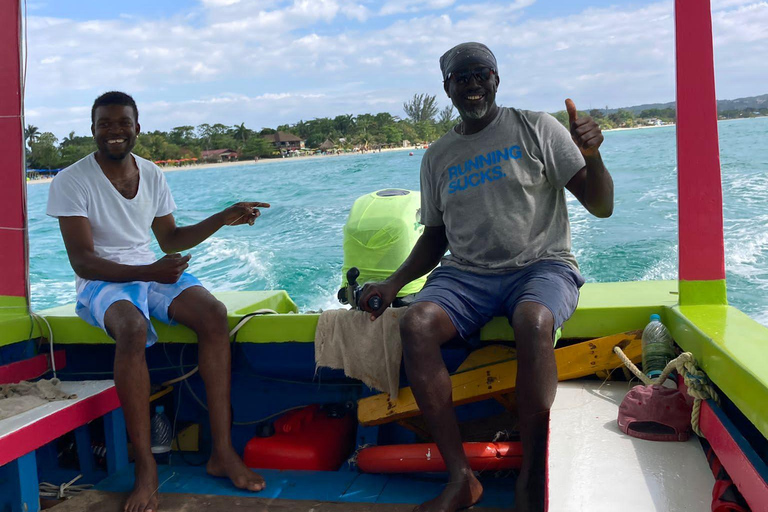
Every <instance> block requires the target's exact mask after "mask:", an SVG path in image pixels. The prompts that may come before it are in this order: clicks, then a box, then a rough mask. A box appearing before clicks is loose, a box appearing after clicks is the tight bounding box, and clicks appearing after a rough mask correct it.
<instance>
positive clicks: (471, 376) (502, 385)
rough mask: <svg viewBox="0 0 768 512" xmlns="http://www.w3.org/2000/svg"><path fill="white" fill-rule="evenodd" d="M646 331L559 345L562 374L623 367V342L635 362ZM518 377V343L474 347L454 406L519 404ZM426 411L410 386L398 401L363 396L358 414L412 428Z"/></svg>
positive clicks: (456, 383)
mask: <svg viewBox="0 0 768 512" xmlns="http://www.w3.org/2000/svg"><path fill="white" fill-rule="evenodd" d="M641 336H642V331H629V332H624V333H620V334H615V335H612V336H605V337H603V338H597V339H593V340H590V341H584V342H581V343H577V344H574V345H570V346H566V347H563V348H558V349H555V359H556V361H557V377H558V380H561V381H563V380H570V379H577V378H579V377H585V376H588V375H593V374H595V373H597V372H600V371H605V370H613V369H614V368H619V367H622V366H623V364H622V362H621V360H619V358H618V357H617V356H616V354H614V353H613V347H615V346H619V347H620V348H621V349H622V350H623V351H624V353H625V354H626V355H627V357H629V358H630V359H632V361H634V362H639V361H640V359H641V355H642V346H641ZM516 379H517V360H516V359H515V352H514V349H512V348H508V347H502V346H491V347H486V348H483V349H480V350H478V351H475V352H473V354H470V356H469V357H468V358H467V360H466V361H465V362H464V363H463V364H462V366H460V367H459V368H458V370H457V372H456V373H454V374H453V375H451V387H452V391H453V404H454V406H457V405H462V404H468V403H472V402H478V401H481V400H487V399H490V398H492V399H495V400H497V401H499V402H500V403H501V404H502V405H504V406H505V407H507V408H508V409H509V408H513V407H514V398H513V396H514V395H513V391H514V390H515V381H516ZM419 414H420V411H419V407H418V405H416V399H415V398H414V396H413V392H412V391H411V388H410V387H405V388H401V389H400V394H399V395H398V396H397V400H396V401H394V402H393V401H391V400H390V399H389V395H388V394H387V393H382V394H379V395H374V396H370V397H366V398H363V399H361V400H359V401H358V408H357V416H358V420H359V421H360V424H361V425H364V426H374V425H382V424H384V423H390V422H393V421H396V422H398V423H401V424H402V425H403V426H405V427H407V428H410V429H412V430H416V431H420V430H421V428H420V427H419V426H418V424H416V423H413V422H412V421H409V420H410V419H411V418H414V417H416V416H418V415H419Z"/></svg>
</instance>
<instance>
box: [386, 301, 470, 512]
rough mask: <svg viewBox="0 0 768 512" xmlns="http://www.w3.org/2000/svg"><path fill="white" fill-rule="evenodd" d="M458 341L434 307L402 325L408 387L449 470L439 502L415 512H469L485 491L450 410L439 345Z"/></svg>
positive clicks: (423, 307)
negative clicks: (464, 511) (459, 510)
mask: <svg viewBox="0 0 768 512" xmlns="http://www.w3.org/2000/svg"><path fill="white" fill-rule="evenodd" d="M455 335H456V329H455V328H454V326H453V323H452V322H451V320H450V318H449V317H448V315H447V314H446V313H445V311H444V310H443V309H442V308H441V307H440V306H437V305H436V304H432V303H429V302H418V303H416V304H413V305H412V306H410V307H409V308H408V311H407V312H406V313H405V315H404V316H403V318H402V320H401V321H400V336H401V337H402V341H403V356H404V359H405V370H406V373H407V374H408V381H409V383H410V385H411V389H412V390H413V395H414V397H415V398H416V403H418V404H419V409H420V410H421V412H422V415H423V416H424V420H425V421H426V423H427V428H428V429H429V432H430V433H431V434H432V437H433V439H434V441H435V443H436V444H437V447H438V449H439V450H440V454H441V455H442V456H443V460H445V464H446V467H447V469H448V474H449V481H448V484H447V485H446V487H445V489H444V490H443V492H442V493H440V495H439V496H438V497H436V498H435V499H433V500H430V501H428V502H426V503H422V504H421V505H419V506H418V507H416V509H415V510H416V511H419V512H438V511H439V512H454V511H455V510H458V509H460V508H465V507H471V506H472V505H474V504H475V503H477V502H478V501H480V499H481V498H482V495H483V487H482V485H481V484H480V482H479V481H478V480H477V478H475V475H474V474H473V473H472V470H471V469H470V467H469V462H468V461H467V457H466V455H465V454H464V449H463V447H462V444H461V435H460V433H459V425H458V422H457V421H456V414H455V413H454V410H453V400H452V392H451V380H450V376H449V375H448V370H447V369H446V367H445V363H444V362H443V358H442V356H441V354H440V345H442V344H443V343H445V342H446V341H448V340H450V339H451V338H453V337H454V336H455Z"/></svg>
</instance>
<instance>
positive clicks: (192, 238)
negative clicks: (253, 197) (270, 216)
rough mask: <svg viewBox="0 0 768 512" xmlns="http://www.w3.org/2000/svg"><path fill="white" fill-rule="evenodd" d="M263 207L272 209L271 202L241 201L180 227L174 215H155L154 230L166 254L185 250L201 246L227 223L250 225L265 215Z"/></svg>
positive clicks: (228, 224) (227, 224)
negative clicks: (201, 219)
mask: <svg viewBox="0 0 768 512" xmlns="http://www.w3.org/2000/svg"><path fill="white" fill-rule="evenodd" d="M259 208H269V204H268V203H252V202H247V203H237V204H234V205H232V206H230V207H229V208H227V209H225V210H222V211H220V212H219V213H215V214H213V215H211V216H210V217H208V218H207V219H205V220H204V221H201V222H198V223H197V224H194V225H192V226H184V227H178V226H176V219H174V217H173V214H170V213H169V214H168V215H164V216H162V217H155V220H154V221H153V222H152V231H153V232H154V233H155V237H156V238H157V242H158V243H159V244H160V249H162V250H163V252H165V253H175V252H179V251H185V250H187V249H191V248H192V247H195V246H197V245H198V244H199V243H201V242H203V241H204V240H206V239H207V238H208V237H210V236H211V235H213V234H214V233H215V232H217V231H218V230H219V229H221V228H222V227H223V226H238V225H240V224H250V225H251V226H252V225H253V222H254V221H255V220H256V219H257V218H258V217H259V216H260V215H261V212H260V211H259Z"/></svg>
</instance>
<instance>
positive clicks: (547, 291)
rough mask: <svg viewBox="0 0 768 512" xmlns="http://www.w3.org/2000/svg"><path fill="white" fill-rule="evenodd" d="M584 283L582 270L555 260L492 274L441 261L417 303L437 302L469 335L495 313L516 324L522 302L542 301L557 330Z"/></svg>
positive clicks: (460, 332) (574, 302)
mask: <svg viewBox="0 0 768 512" xmlns="http://www.w3.org/2000/svg"><path fill="white" fill-rule="evenodd" d="M583 284H584V278H583V277H581V274H580V273H579V272H578V271H577V270H575V269H574V268H573V267H571V266H570V265H568V264H567V263H563V262H560V261H553V260H542V261H538V262H536V263H534V264H532V265H529V266H527V267H525V268H522V269H520V270H514V271H512V272H508V273H505V274H491V275H485V274H475V273H473V272H467V271H464V270H459V269H458V268H456V267H450V266H441V267H438V268H436V269H435V270H434V271H432V273H431V274H430V276H429V278H428V279H427V283H426V284H425V285H424V288H422V290H421V291H420V292H419V293H418V295H417V296H416V299H415V300H414V301H413V302H414V303H415V302H432V303H434V304H437V305H438V306H440V307H441V308H443V309H444V310H445V312H446V313H448V316H449V317H450V319H451V322H453V326H454V327H455V328H456V331H457V332H458V333H459V335H460V336H461V337H462V338H464V339H469V338H470V337H471V336H472V335H473V334H474V333H476V332H477V331H479V330H480V328H481V327H482V326H483V325H485V324H486V323H488V321H490V320H491V318H493V317H496V316H506V317H507V318H508V319H509V322H510V323H512V314H513V313H514V311H515V308H516V307H517V305H518V304H520V303H521V302H537V303H539V304H541V305H543V306H545V307H546V308H547V309H549V310H550V311H551V312H552V316H553V317H554V319H555V326H554V330H555V331H556V330H557V329H559V328H560V326H561V325H563V323H564V322H565V321H566V320H568V318H570V316H571V315H572V314H573V312H574V311H575V310H576V305H577V304H578V302H579V288H581V286H582V285H583ZM553 334H554V333H553Z"/></svg>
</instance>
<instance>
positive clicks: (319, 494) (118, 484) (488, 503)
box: [54, 463, 514, 512]
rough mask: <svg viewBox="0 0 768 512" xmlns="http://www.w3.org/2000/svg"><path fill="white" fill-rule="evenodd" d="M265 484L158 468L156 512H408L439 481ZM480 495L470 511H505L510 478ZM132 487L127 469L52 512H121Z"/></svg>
mask: <svg viewBox="0 0 768 512" xmlns="http://www.w3.org/2000/svg"><path fill="white" fill-rule="evenodd" d="M258 472H259V473H260V474H261V475H262V476H264V478H265V480H266V481H267V487H266V489H264V490H263V491H261V492H259V493H252V492H248V491H241V490H238V489H235V488H233V487H232V485H231V484H230V483H229V481H228V480H227V479H224V478H212V477H210V476H209V475H208V474H207V473H206V472H205V468H204V467H191V466H187V465H182V464H178V465H177V464H175V463H174V464H173V465H170V466H169V465H165V466H160V469H159V475H158V476H159V480H160V482H162V485H161V489H160V504H161V507H160V509H161V510H162V511H164V512H176V511H179V512H180V511H182V510H183V511H184V512H197V511H203V510H205V511H208V510H238V507H242V510H264V511H266V510H270V511H273V510H274V511H288V510H290V511H294V512H310V511H314V512H321V511H322V512H325V511H328V512H348V511H349V512H351V511H356V512H365V511H370V512H379V511H381V512H401V511H402V512H405V511H408V512H410V511H411V510H413V507H414V505H416V504H418V503H421V502H424V501H427V500H429V499H431V498H433V497H435V496H436V495H437V494H439V493H440V491H441V490H442V487H443V485H444V483H445V481H444V476H443V475H428V476H419V475H409V476H405V475H369V474H362V473H358V472H356V471H279V470H273V469H264V470H259V471H258ZM481 479H482V481H483V485H484V487H485V494H484V497H483V501H482V502H481V503H480V504H478V505H476V506H475V507H474V510H483V511H487V512H501V511H502V510H507V511H508V510H510V509H511V506H512V501H513V500H514V492H513V488H514V478H513V477H511V476H510V477H509V478H495V477H494V475H492V474H490V475H487V478H486V477H483V475H481ZM132 486H133V465H130V466H129V467H127V468H125V469H123V470H122V471H120V472H118V473H116V474H114V475H112V476H110V477H108V478H106V479H105V480H103V481H102V482H101V483H99V485H97V486H96V488H95V490H93V491H86V492H84V493H83V494H81V495H80V496H77V497H76V498H73V499H71V500H69V501H67V502H65V503H62V504H60V505H57V506H56V507H55V508H54V510H56V511H57V512H67V511H76V510H77V511H80V510H88V511H89V512H99V511H105V512H106V511H110V512H111V511H114V510H122V505H123V503H124V500H125V497H126V493H127V492H128V491H130V489H131V487H132Z"/></svg>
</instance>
